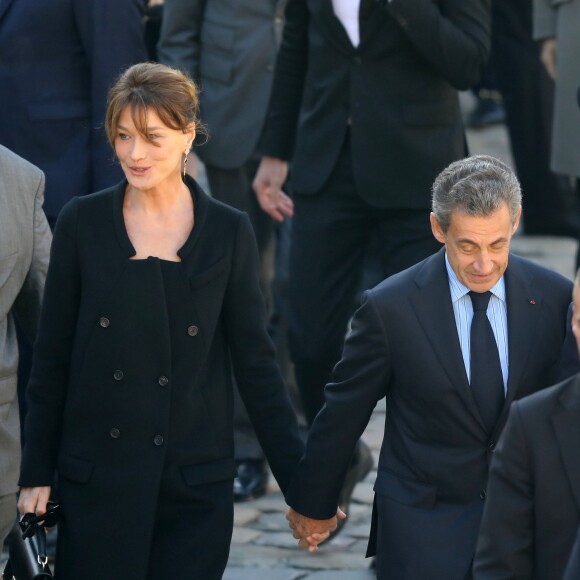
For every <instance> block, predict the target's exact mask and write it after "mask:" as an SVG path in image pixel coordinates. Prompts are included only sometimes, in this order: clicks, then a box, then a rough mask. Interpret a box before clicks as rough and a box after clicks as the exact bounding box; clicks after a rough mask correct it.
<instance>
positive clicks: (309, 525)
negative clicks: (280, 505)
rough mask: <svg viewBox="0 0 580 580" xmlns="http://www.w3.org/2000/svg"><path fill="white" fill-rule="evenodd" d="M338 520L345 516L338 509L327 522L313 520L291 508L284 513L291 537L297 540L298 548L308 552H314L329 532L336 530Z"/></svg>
mask: <svg viewBox="0 0 580 580" xmlns="http://www.w3.org/2000/svg"><path fill="white" fill-rule="evenodd" d="M338 518H340V519H341V520H343V519H344V518H346V514H345V513H344V512H343V511H342V510H341V509H340V508H339V509H337V510H336V516H333V517H332V518H329V519H328V520H314V519H312V518H308V517H306V516H303V515H302V514H299V513H298V512H297V511H294V510H293V509H292V508H290V509H289V510H288V511H287V512H286V519H287V520H288V525H289V526H290V529H291V530H292V535H293V536H294V537H295V538H296V539H297V540H299V541H298V547H300V548H307V549H308V551H309V552H316V550H318V544H320V543H321V542H324V540H326V539H327V538H328V537H329V536H330V532H333V531H334V530H336V527H337V525H338Z"/></svg>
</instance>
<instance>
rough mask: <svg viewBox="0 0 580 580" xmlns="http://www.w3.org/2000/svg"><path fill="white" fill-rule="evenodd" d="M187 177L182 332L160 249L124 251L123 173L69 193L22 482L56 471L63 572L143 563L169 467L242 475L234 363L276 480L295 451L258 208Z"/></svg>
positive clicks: (140, 573) (204, 477)
mask: <svg viewBox="0 0 580 580" xmlns="http://www.w3.org/2000/svg"><path fill="white" fill-rule="evenodd" d="M188 185H189V187H190V189H191V191H192V195H193V198H194V208H195V209H194V213H195V225H194V228H193V230H192V232H191V235H190V236H189V238H188V240H187V241H186V243H185V245H184V246H183V247H182V248H181V249H180V250H179V251H178V255H179V257H180V258H181V262H182V263H181V264H180V268H181V277H182V280H183V284H184V285H185V296H186V299H185V300H184V301H183V303H180V304H172V309H173V311H174V319H173V325H172V328H174V332H173V336H170V323H169V319H168V309H167V302H166V296H165V291H164V281H163V276H162V270H161V265H160V261H159V260H157V259H148V260H131V259H130V258H131V256H133V255H134V254H135V250H134V248H133V246H132V244H131V242H130V240H129V237H128V235H127V231H126V229H125V224H124V219H123V209H122V208H123V198H124V194H125V187H126V182H122V183H121V184H119V185H118V186H116V187H114V188H110V189H107V190H104V191H102V192H99V193H96V194H93V195H90V196H86V197H82V198H76V199H74V200H73V201H71V202H70V203H69V204H68V205H67V206H66V207H65V209H64V210H63V212H62V214H61V216H60V217H59V221H58V223H57V227H56V230H55V235H54V245H53V249H52V255H51V263H50V268H49V274H48V279H47V285H46V293H45V302H44V309H43V314H42V319H41V326H40V331H39V337H38V341H37V345H36V348H35V360H34V365H33V367H34V368H33V372H32V377H31V381H30V384H29V389H28V400H29V413H28V418H27V422H26V448H25V451H24V457H23V463H22V471H21V478H20V485H21V486H41V485H50V484H51V483H52V479H53V472H54V469H55V468H56V469H57V471H58V474H59V478H60V481H61V492H62V496H63V505H64V515H65V527H66V530H67V533H66V535H65V537H66V542H67V544H68V545H67V546H66V550H63V553H66V554H67V557H66V562H62V563H61V571H62V570H63V569H66V570H67V574H66V575H65V576H64V577H65V578H68V577H71V578H81V577H82V578H85V579H86V578H123V579H124V580H128V579H135V580H137V579H140V578H145V577H146V561H147V555H148V548H149V546H148V542H149V541H150V538H151V534H152V532H153V528H154V527H155V513H156V507H157V504H158V500H159V490H160V485H161V481H162V478H167V477H169V478H172V477H173V478H182V479H183V480H184V481H185V483H186V484H187V485H189V486H191V487H192V488H194V487H195V486H199V485H202V484H208V483H212V482H222V481H224V480H228V479H229V480H231V479H233V477H234V476H235V463H234V458H233V428H232V389H233V385H232V370H233V374H235V378H236V383H237V385H238V388H239V390H240V393H241V395H242V398H243V400H244V402H245V404H246V406H247V408H248V412H249V415H250V417H251V419H252V421H253V423H254V426H255V429H256V432H257V434H258V437H259V439H260V443H261V445H262V447H263V448H264V451H265V452H266V456H267V458H268V460H269V462H270V465H271V468H272V470H273V473H274V475H275V477H276V479H277V480H278V482H279V484H280V486H281V488H282V489H283V490H285V489H286V487H287V485H288V482H289V479H290V476H291V473H292V471H293V469H294V467H295V465H296V463H297V461H298V458H299V457H300V455H301V452H302V443H301V441H300V439H299V437H298V433H297V426H296V419H295V415H294V413H293V411H292V408H291V406H290V404H289V401H288V397H287V395H286V393H285V390H284V385H283V382H282V379H281V377H280V374H279V371H278V368H277V366H276V363H275V360H274V351H273V346H272V344H271V342H270V340H269V338H268V335H267V332H266V312H265V308H264V303H263V299H262V296H261V293H260V289H259V280H258V272H259V266H258V256H257V250H256V246H255V240H254V237H253V232H252V229H251V225H250V223H249V220H248V218H247V216H246V215H245V214H243V213H241V212H238V211H236V210H234V209H232V208H230V207H227V206H225V205H223V204H221V203H219V202H217V201H215V200H213V199H211V198H209V197H208V196H207V195H206V194H205V193H203V191H202V190H201V189H200V188H199V187H198V186H197V184H195V182H194V181H193V180H190V181H188ZM187 297H189V298H188V299H187ZM175 313H177V315H176V316H175ZM172 340H173V343H174V344H175V342H176V341H179V348H180V349H181V351H182V352H185V353H187V355H186V356H187V359H188V360H187V364H188V365H189V366H190V373H189V376H188V377H187V380H185V381H183V380H180V382H182V383H185V384H175V381H174V378H175V377H174V376H173V374H172V373H173V368H172V352H171V345H172ZM181 362H183V361H181ZM168 463H170V464H171V466H172V471H171V473H169V474H168V473H166V466H167V465H168ZM67 497H68V498H71V501H69V502H68V503H67ZM72 504H74V505H72ZM230 532H231V530H225V533H230ZM215 533H216V534H221V533H224V530H221V529H216V530H215ZM208 541H210V542H211V539H208ZM120 546H122V550H119V547H120ZM204 550H205V548H204V546H203V545H200V547H199V554H189V555H188V556H189V557H192V556H193V557H197V558H203V557H204ZM103 554H108V556H107V557H106V558H103ZM189 557H188V558H184V569H187V567H188V565H189V564H188V562H190V560H189ZM99 560H100V562H99ZM107 561H108V562H109V563H108V564H106V563H105V564H104V563H103V562H107ZM143 561H145V566H143ZM71 562H73V563H74V564H71ZM96 562H99V563H98V564H97V563H96ZM57 564H58V561H57ZM103 566H104V567H103ZM184 577H186V576H184Z"/></svg>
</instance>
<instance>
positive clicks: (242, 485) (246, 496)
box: [234, 459, 268, 502]
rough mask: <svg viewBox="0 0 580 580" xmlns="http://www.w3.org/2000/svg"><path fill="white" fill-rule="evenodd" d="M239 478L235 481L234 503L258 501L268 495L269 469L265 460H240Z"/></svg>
mask: <svg viewBox="0 0 580 580" xmlns="http://www.w3.org/2000/svg"><path fill="white" fill-rule="evenodd" d="M236 464H237V467H238V476H237V477H236V478H235V479H234V501H235V502H240V501H249V500H251V499H258V498H259V497H262V496H263V495H264V494H265V493H266V485H267V484H268V469H267V468H266V461H265V460H264V459H239V460H237V461H236Z"/></svg>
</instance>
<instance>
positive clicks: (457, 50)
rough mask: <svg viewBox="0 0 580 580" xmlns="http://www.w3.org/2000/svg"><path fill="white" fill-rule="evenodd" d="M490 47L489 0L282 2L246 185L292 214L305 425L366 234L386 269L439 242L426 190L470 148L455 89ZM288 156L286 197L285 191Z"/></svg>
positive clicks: (295, 337)
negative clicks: (257, 156) (258, 156)
mask: <svg viewBox="0 0 580 580" xmlns="http://www.w3.org/2000/svg"><path fill="white" fill-rule="evenodd" d="M488 49H489V6H488V2H487V0H438V1H437V2H434V1H433V0H412V1H410V0H392V1H390V2H387V1H384V2H380V3H379V2H375V1H374V0H361V1H360V2H352V1H346V0H345V1H341V0H289V2H288V4H287V7H286V24H285V28H284V35H283V39H282V45H281V48H280V52H279V54H278V60H277V63H276V72H275V76H274V84H273V90H272V95H271V99H270V105H269V112H268V117H267V121H266V127H265V131H264V133H263V138H262V141H261V152H262V153H263V155H264V157H263V158H262V161H261V164H260V168H259V170H258V174H257V177H256V180H255V181H254V188H255V190H256V193H257V195H258V199H259V201H260V204H261V206H262V208H263V209H264V210H265V211H267V212H268V213H270V215H272V216H273V217H274V218H275V219H278V220H282V219H284V217H285V216H286V215H291V214H292V213H294V219H293V224H292V228H293V229H292V249H291V257H290V281H289V289H288V293H289V296H288V300H289V312H290V321H289V333H290V337H289V340H290V351H291V356H292V359H293V362H294V365H295V371H296V379H297V384H298V388H299V390H300V395H301V399H302V406H303V408H304V412H305V415H306V417H307V419H308V421H309V422H310V423H311V422H312V421H313V420H314V417H315V416H316V414H317V413H318V411H319V410H320V408H321V407H322V404H323V401H324V395H323V392H324V385H325V384H326V383H327V382H328V380H329V379H330V375H331V372H332V368H333V366H334V365H335V363H336V362H337V361H338V359H339V357H340V351H341V347H342V343H343V340H344V335H345V333H346V329H347V323H348V320H349V318H350V317H351V315H352V312H353V310H354V306H355V295H356V294H357V292H358V291H359V287H360V280H361V270H362V266H363V263H364V255H365V253H366V250H367V245H368V242H369V240H370V239H371V236H374V235H377V236H378V243H377V244H376V246H377V247H378V248H379V256H378V258H379V261H380V265H381V274H382V277H387V276H389V275H391V274H394V273H395V272H398V271H400V270H403V269H404V268H407V267H409V266H411V265H412V264H415V263H416V262H418V261H419V260H421V259H423V258H425V257H426V256H428V255H430V254H432V253H434V252H435V251H437V250H438V249H439V244H437V242H436V241H435V240H434V239H433V237H432V235H431V231H430V228H429V220H428V212H429V189H430V186H431V184H432V183H433V179H434V178H435V176H436V175H437V174H438V173H439V172H440V171H441V170H442V169H443V168H444V167H445V166H446V165H448V164H449V163H451V162H452V161H454V160H456V159H459V158H461V157H463V156H464V155H465V137H464V130H463V125H462V120H461V113H460V109H459V101H458V96H457V89H467V88H469V87H471V86H472V85H473V84H474V83H475V82H476V81H477V80H478V78H479V76H480V74H481V72H482V70H483V68H484V66H485V62H486V59H487V55H488ZM290 160H291V161H292V175H291V185H292V191H293V192H294V198H293V203H292V200H289V199H288V198H287V197H286V196H285V195H284V194H283V193H281V191H280V188H281V186H282V184H283V183H284V180H285V178H286V175H287V167H288V161H290ZM356 463H357V458H356V457H355V460H354V462H353V470H355V469H356ZM363 473H364V470H363Z"/></svg>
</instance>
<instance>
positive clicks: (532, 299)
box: [502, 256, 543, 414]
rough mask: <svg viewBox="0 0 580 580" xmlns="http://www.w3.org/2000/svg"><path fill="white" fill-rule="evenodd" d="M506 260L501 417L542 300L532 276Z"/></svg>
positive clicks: (520, 370) (515, 261) (513, 258)
mask: <svg viewBox="0 0 580 580" xmlns="http://www.w3.org/2000/svg"><path fill="white" fill-rule="evenodd" d="M509 260H510V261H509V266H508V268H507V270H506V273H505V286H506V302H507V321H508V352H509V374H508V385H507V395H506V402H505V406H504V410H503V413H507V409H508V407H509V405H510V404H511V402H512V401H513V399H514V396H515V395H516V393H517V390H518V386H519V385H520V382H521V379H522V375H523V373H524V370H525V369H526V366H527V364H528V358H529V356H530V351H531V348H532V345H533V344H534V341H535V335H536V329H537V325H538V321H539V319H540V312H541V310H542V298H543V297H542V296H541V295H540V294H538V291H537V290H535V289H534V285H533V279H532V276H531V275H530V273H529V271H528V270H526V269H525V268H522V264H521V262H520V260H519V258H517V256H510V259H509ZM503 413H502V414H503Z"/></svg>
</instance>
